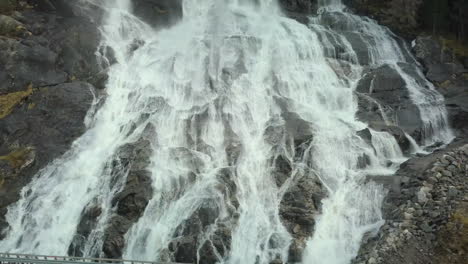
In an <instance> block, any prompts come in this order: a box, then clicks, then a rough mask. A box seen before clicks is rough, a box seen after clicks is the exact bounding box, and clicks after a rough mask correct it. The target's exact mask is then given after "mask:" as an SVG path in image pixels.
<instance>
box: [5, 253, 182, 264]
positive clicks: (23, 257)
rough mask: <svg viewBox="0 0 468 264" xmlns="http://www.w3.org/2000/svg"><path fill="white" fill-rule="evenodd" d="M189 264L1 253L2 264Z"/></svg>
mask: <svg viewBox="0 0 468 264" xmlns="http://www.w3.org/2000/svg"><path fill="white" fill-rule="evenodd" d="M83 263H87V264H99V263H107V264H113V263H115V264H188V263H176V262H153V261H140V260H126V259H106V258H82V257H67V256H48V255H28V254H16V253H0V264H83Z"/></svg>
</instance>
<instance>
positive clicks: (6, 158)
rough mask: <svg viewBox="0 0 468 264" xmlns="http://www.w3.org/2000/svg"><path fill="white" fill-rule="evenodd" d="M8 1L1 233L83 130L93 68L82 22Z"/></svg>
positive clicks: (1, 65)
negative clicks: (23, 193) (24, 194)
mask: <svg viewBox="0 0 468 264" xmlns="http://www.w3.org/2000/svg"><path fill="white" fill-rule="evenodd" d="M4 2H5V1H2V3H4ZM10 2H11V5H9V6H8V8H4V9H3V11H4V12H5V13H4V14H1V15H0V215H1V217H0V229H3V228H4V227H5V222H4V219H3V217H4V215H5V212H6V210H7V209H6V207H7V206H8V205H9V204H11V203H12V202H14V201H16V200H17V199H18V192H19V191H20V190H21V188H22V187H23V186H24V185H25V184H27V183H28V182H29V180H30V179H31V177H32V176H33V175H34V174H35V173H36V172H37V171H38V170H39V169H41V168H43V167H44V166H45V165H46V164H47V163H49V162H50V161H52V160H53V159H54V158H56V157H57V156H59V155H61V154H63V153H64V152H65V151H66V150H67V149H68V148H69V146H70V144H71V143H72V142H73V141H74V139H75V138H77V137H78V136H79V135H81V134H82V133H83V132H84V130H85V125H84V119H85V116H86V114H87V112H88V109H89V108H90V107H91V105H92V102H93V98H94V96H93V93H94V87H93V86H92V85H90V84H89V83H87V82H86V80H87V79H88V78H89V77H90V76H93V75H94V74H95V73H96V71H97V67H98V66H97V62H96V56H95V55H94V53H95V50H96V48H97V44H98V39H99V34H98V31H97V29H96V27H95V26H94V25H93V24H92V23H91V22H90V21H88V19H86V18H83V17H76V16H70V13H66V16H64V14H62V13H60V12H58V11H57V10H55V8H54V10H50V8H51V7H53V6H49V5H46V2H47V3H48V4H50V2H49V1H35V2H32V3H31V4H32V5H31V4H28V3H26V2H25V1H10ZM44 10H48V11H44Z"/></svg>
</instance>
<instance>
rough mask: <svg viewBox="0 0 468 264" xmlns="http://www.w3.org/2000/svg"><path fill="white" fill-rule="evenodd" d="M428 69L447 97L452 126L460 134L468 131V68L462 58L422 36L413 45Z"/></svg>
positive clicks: (427, 73) (438, 87)
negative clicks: (461, 60)
mask: <svg viewBox="0 0 468 264" xmlns="http://www.w3.org/2000/svg"><path fill="white" fill-rule="evenodd" d="M413 50H414V52H415V55H416V57H417V58H418V59H419V60H420V61H421V63H422V64H423V66H424V67H425V70H426V76H427V78H428V79H429V80H431V81H433V82H434V83H435V84H436V87H437V89H438V91H439V92H440V93H442V94H443V95H444V97H445V99H446V106H447V110H448V111H449V118H450V121H451V124H452V127H453V128H455V129H456V130H457V132H458V135H459V136H463V135H466V134H467V133H468V75H467V72H468V68H465V67H466V66H464V65H463V64H462V63H461V62H460V59H461V58H460V57H458V56H456V55H454V53H453V52H452V51H451V50H450V49H449V48H444V47H443V46H442V45H441V42H440V41H439V40H438V39H436V38H434V37H430V36H420V37H418V38H417V39H416V41H415V46H414V48H413Z"/></svg>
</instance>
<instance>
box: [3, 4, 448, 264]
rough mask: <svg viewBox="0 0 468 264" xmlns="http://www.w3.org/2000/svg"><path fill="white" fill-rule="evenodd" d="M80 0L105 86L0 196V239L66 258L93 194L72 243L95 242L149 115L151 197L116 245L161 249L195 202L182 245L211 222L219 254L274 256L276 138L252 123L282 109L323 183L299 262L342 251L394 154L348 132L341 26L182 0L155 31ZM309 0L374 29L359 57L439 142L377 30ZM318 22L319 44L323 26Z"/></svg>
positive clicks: (95, 249)
mask: <svg viewBox="0 0 468 264" xmlns="http://www.w3.org/2000/svg"><path fill="white" fill-rule="evenodd" d="M87 2H89V3H91V4H92V5H93V6H97V7H99V8H101V9H102V10H103V12H104V22H103V25H102V27H101V31H102V33H103V40H102V44H101V45H102V46H103V47H110V48H112V50H113V51H114V53H115V58H116V60H117V63H116V64H114V65H112V66H111V67H110V70H109V81H108V84H107V93H108V95H107V96H106V98H105V101H104V103H103V105H102V107H101V108H100V109H99V110H98V111H97V113H96V114H95V115H94V116H92V117H90V119H91V122H90V124H89V129H88V131H87V132H86V133H85V134H84V135H83V136H82V137H81V138H79V139H78V140H77V141H76V142H75V143H74V144H73V146H72V149H71V150H70V151H68V152H67V153H66V154H65V155H64V156H63V157H61V158H60V159H58V160H56V161H55V162H54V163H52V164H50V165H49V166H47V167H46V168H44V169H43V170H42V171H41V172H40V173H38V175H36V177H35V178H34V180H33V181H32V182H31V183H30V184H29V185H28V186H27V187H26V188H25V189H24V190H23V192H22V198H21V200H20V201H19V202H17V203H16V204H15V205H13V206H12V207H10V208H9V211H8V215H7V220H8V223H9V224H10V230H9V231H8V232H7V236H6V238H5V239H4V240H2V241H0V251H15V252H22V253H37V254H55V255H63V254H67V251H68V248H69V245H70V243H71V242H72V240H73V236H74V234H75V233H76V229H77V225H78V223H79V222H80V219H81V217H82V214H83V212H84V210H86V208H89V207H93V206H97V207H99V208H101V210H102V213H101V215H100V216H99V219H98V225H97V226H98V227H97V228H95V229H94V230H93V231H92V234H91V235H90V236H89V237H88V238H87V241H86V243H85V247H84V252H82V253H83V254H84V255H88V256H92V255H96V254H99V253H100V251H101V248H102V233H103V230H104V229H105V228H106V224H107V223H108V221H109V218H110V216H111V214H112V213H113V210H114V208H113V207H112V204H111V201H112V198H113V197H114V196H115V194H116V193H117V192H119V191H120V190H121V189H122V188H123V185H124V183H125V178H126V171H125V170H124V169H122V171H121V172H120V173H117V174H116V173H115V171H118V170H119V168H118V167H117V169H116V168H115V166H114V167H113V165H112V164H113V161H114V160H115V158H116V155H117V154H116V152H117V150H118V149H119V147H121V146H123V145H125V144H127V143H131V142H134V141H136V140H138V139H139V138H140V136H141V135H142V133H143V131H144V130H145V128H146V127H148V126H149V125H151V126H153V127H154V128H155V130H156V133H155V135H154V136H153V138H152V140H151V148H152V149H153V154H152V157H151V161H152V162H151V165H150V166H149V167H148V168H147V169H148V171H149V172H150V173H151V179H152V188H153V197H152V198H151V200H150V201H149V204H148V205H147V207H146V210H145V212H144V214H143V215H142V216H141V218H140V219H139V220H138V221H137V223H135V224H134V225H133V226H132V228H131V229H130V230H129V232H128V233H127V234H126V243H125V249H124V257H125V258H130V259H142V260H170V256H169V255H168V251H169V250H168V248H169V245H170V243H171V242H173V240H174V239H175V238H176V237H177V236H181V234H180V230H179V229H180V227H181V226H184V225H185V224H186V223H187V222H186V221H187V220H189V219H190V218H191V217H192V215H193V214H195V213H196V212H197V210H199V209H200V208H210V210H211V211H210V212H212V216H213V217H214V218H215V219H216V220H215V221H214V222H213V223H211V224H210V225H209V226H208V227H206V229H204V230H203V231H204V234H203V236H200V237H199V240H198V241H195V243H197V245H198V247H199V248H198V249H200V247H201V246H202V245H204V244H205V243H206V242H210V241H211V239H213V235H214V234H215V233H216V232H217V231H219V230H218V229H220V226H221V225H222V226H227V227H228V228H229V229H230V230H232V232H231V241H230V245H229V249H230V250H229V251H228V252H226V253H225V254H221V253H220V252H215V254H216V256H217V258H218V262H219V263H229V264H240V263H242V264H248V263H270V262H272V261H274V260H278V259H279V260H281V261H283V262H286V261H287V259H288V248H289V246H290V243H291V239H292V237H291V235H290V234H289V233H288V231H287V230H286V228H285V227H284V226H283V224H282V222H281V219H280V217H279V204H280V202H281V200H282V196H283V194H284V191H285V190H286V189H287V188H288V184H286V185H283V186H281V188H280V187H277V185H276V184H275V178H274V176H273V173H272V170H273V168H272V164H271V159H272V158H273V157H275V156H277V155H278V153H279V150H278V149H279V148H278V146H274V145H271V144H270V143H269V142H267V141H266V140H265V136H264V135H265V130H266V129H267V127H268V126H269V125H270V124H271V123H272V122H273V121H275V120H276V124H278V125H280V126H285V122H284V121H285V120H282V119H283V118H282V117H281V116H282V114H283V112H285V111H288V112H294V113H296V114H297V115H298V116H299V117H300V118H301V119H303V120H304V121H305V122H308V123H310V124H311V125H312V130H313V131H311V133H313V135H314V136H313V140H312V142H311V143H310V146H309V148H308V153H307V155H306V156H305V157H306V158H307V159H309V160H307V161H306V162H304V163H305V164H309V166H310V170H308V173H312V174H315V175H316V176H317V177H319V178H320V180H321V181H322V182H323V184H324V186H325V187H326V189H327V190H328V193H329V196H328V198H326V199H325V200H324V201H323V211H322V213H321V216H320V217H319V218H318V221H317V224H316V227H315V233H314V236H313V237H312V238H311V239H310V241H309V242H308V245H307V249H306V251H305V254H304V260H303V263H305V264H306V263H307V264H309V263H310V264H316V263H326V264H341V263H349V261H350V260H351V259H352V258H353V257H354V256H355V255H356V254H357V251H358V249H359V246H360V242H361V240H362V237H363V236H364V234H366V233H368V232H374V231H376V230H377V229H378V227H379V226H380V225H381V224H382V222H383V220H382V217H381V213H380V206H381V202H382V199H383V197H384V195H385V191H384V190H383V189H382V187H380V186H378V185H375V184H373V183H365V178H366V176H367V175H391V174H392V173H393V172H394V171H395V170H396V168H397V166H398V164H399V163H400V162H402V161H403V160H404V157H403V155H402V153H401V150H400V149H399V147H398V145H397V142H396V140H395V139H394V138H393V137H392V136H391V135H389V134H387V133H385V132H375V131H371V136H372V138H371V141H366V140H365V139H363V138H361V137H359V136H358V135H357V134H356V133H357V131H361V130H363V129H366V128H367V125H366V124H365V123H363V122H360V121H357V120H356V118H355V114H356V111H357V109H358V106H357V102H356V100H355V98H354V96H353V93H354V91H353V90H354V87H355V85H356V83H357V81H358V80H359V78H360V76H361V73H362V67H361V66H360V65H359V64H358V58H357V57H356V54H355V52H354V51H353V50H352V47H351V45H349V42H348V41H347V39H346V37H345V36H342V35H339V33H336V32H332V31H331V30H328V29H327V28H326V27H323V26H322V25H321V24H320V20H319V19H312V21H313V22H312V24H311V25H310V28H309V27H307V26H305V25H303V24H300V23H298V22H296V21H294V20H291V19H289V18H286V17H284V16H283V15H282V14H281V12H280V10H279V8H278V5H277V3H276V1H273V0H260V1H253V0H235V1H227V0H225V1H221V0H203V1H194V0H184V1H183V10H184V16H183V19H182V21H180V22H179V23H178V24H176V25H174V26H172V27H170V28H168V29H164V30H159V31H155V30H153V29H151V28H150V27H149V26H148V25H146V24H145V23H144V22H142V21H141V20H139V19H138V18H136V17H135V16H133V15H132V8H131V1H130V0H112V1H111V0H109V1H97V0H96V1H92V0H88V1H87ZM321 4H322V9H323V10H322V12H340V13H341V14H343V15H345V16H348V17H349V18H350V19H351V21H352V22H353V24H354V25H353V26H358V27H361V30H362V31H363V32H365V33H367V34H374V35H375V42H376V43H377V44H376V43H368V45H369V47H368V48H369V50H370V51H371V52H370V58H371V59H370V60H371V63H372V64H383V63H391V65H392V66H393V67H395V69H396V70H397V71H398V72H399V73H400V74H401V75H402V76H404V77H403V78H404V79H405V81H406V83H407V86H408V88H409V89H411V94H412V96H413V97H414V98H415V104H416V105H418V106H419V109H420V112H421V115H422V116H423V117H422V120H423V122H424V124H425V126H426V127H427V131H429V130H430V131H432V132H430V133H429V132H428V133H426V139H425V140H426V141H427V143H429V142H434V141H444V142H446V141H448V140H449V139H450V137H451V134H450V130H449V129H448V127H447V124H446V119H444V118H446V117H445V112H444V111H445V109H443V108H442V107H433V105H432V104H430V102H432V101H430V102H428V100H429V99H431V100H433V99H435V100H441V98H440V97H439V95H438V94H437V93H436V92H431V93H430V94H431V95H432V96H433V98H429V99H428V96H426V95H427V94H428V93H426V92H425V91H421V89H420V88H421V85H419V84H418V83H417V82H416V81H415V80H414V79H413V78H412V77H411V76H409V75H408V74H407V73H405V72H404V71H403V70H402V69H401V68H400V67H399V66H398V63H397V62H398V61H405V60H406V59H405V55H404V52H403V51H402V50H401V49H400V48H399V45H398V44H397V43H396V41H395V40H393V38H392V36H391V35H390V34H389V33H388V31H386V30H384V29H382V28H381V27H379V26H378V25H376V24H374V22H372V21H370V20H363V19H361V18H359V17H356V16H352V15H351V14H347V13H345V12H344V11H343V5H342V4H341V1H338V0H334V1H321ZM366 30H367V31H366ZM326 31H327V32H331V33H333V34H332V35H333V36H334V39H333V40H332V39H329V38H328V37H324V35H323V34H324V32H326ZM333 41H334V42H339V43H341V44H343V45H344V46H345V47H347V48H346V51H347V52H346V54H347V55H346V61H348V63H349V64H348V66H349V67H350V70H349V71H350V72H349V73H347V74H343V75H337V70H336V69H335V68H334V67H332V62H331V61H330V60H329V58H327V56H326V54H325V52H326V50H327V49H330V45H332V43H333ZM135 43H138V45H139V46H138V47H136V49H135ZM373 45H379V48H377V47H376V46H375V47H374V46H373ZM383 47H384V48H383ZM340 63H344V62H340ZM335 66H336V65H335ZM338 67H342V66H338ZM343 68H344V67H343ZM416 99H417V100H418V101H416ZM425 129H426V128H425ZM291 142H292V141H291V140H288V139H287V138H286V137H283V138H282V139H281V140H280V142H279V143H278V145H279V146H280V147H281V148H282V149H294V146H291V144H292V143H291ZM233 148H234V149H235V150H237V152H238V157H236V158H232V157H231V154H232V152H233V150H232V149H233ZM363 157H365V159H367V160H368V162H367V164H365V165H364V166H362V164H359V161H360V160H362V159H363ZM389 161H391V162H390V164H391V165H389ZM291 162H292V163H294V162H297V161H294V160H291ZM226 175H227V176H226ZM223 177H228V178H229V181H232V183H233V184H234V185H235V193H231V194H229V192H231V191H233V190H228V188H227V187H226V186H225V185H226V181H225V179H223ZM231 196H233V197H234V198H235V201H233V199H232V197H231ZM226 243H228V242H226ZM199 257H200V256H199Z"/></svg>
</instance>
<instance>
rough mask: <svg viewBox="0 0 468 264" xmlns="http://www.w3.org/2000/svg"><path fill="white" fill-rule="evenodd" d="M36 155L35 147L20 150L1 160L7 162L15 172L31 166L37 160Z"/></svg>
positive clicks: (2, 157)
mask: <svg viewBox="0 0 468 264" xmlns="http://www.w3.org/2000/svg"><path fill="white" fill-rule="evenodd" d="M35 157H36V153H35V151H34V148H33V147H25V148H18V149H15V150H13V151H12V152H10V153H8V154H7V155H4V156H0V160H3V161H7V162H8V164H9V166H10V167H11V168H12V169H14V170H21V169H23V168H25V167H27V166H29V165H30V164H31V163H32V162H33V161H34V159H35Z"/></svg>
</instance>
